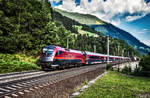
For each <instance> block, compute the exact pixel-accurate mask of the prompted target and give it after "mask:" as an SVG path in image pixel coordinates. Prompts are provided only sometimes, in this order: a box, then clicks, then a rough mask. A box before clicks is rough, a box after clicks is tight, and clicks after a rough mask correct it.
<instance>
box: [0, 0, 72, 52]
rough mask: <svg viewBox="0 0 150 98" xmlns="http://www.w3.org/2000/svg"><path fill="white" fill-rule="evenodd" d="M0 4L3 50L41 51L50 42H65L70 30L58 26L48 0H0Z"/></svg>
mask: <svg viewBox="0 0 150 98" xmlns="http://www.w3.org/2000/svg"><path fill="white" fill-rule="evenodd" d="M0 6H1V7H0V50H1V52H3V53H18V52H24V53H30V54H39V51H40V50H41V49H42V47H44V46H46V45H49V44H58V45H64V46H65V43H66V42H64V41H65V40H66V37H69V36H68V35H70V33H71V32H70V31H67V30H66V29H65V28H64V27H63V26H59V27H56V24H55V22H54V21H53V19H52V8H51V5H50V2H49V0H41V1H40V0H0ZM62 36H63V37H62Z"/></svg>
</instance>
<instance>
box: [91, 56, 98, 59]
mask: <svg viewBox="0 0 150 98" xmlns="http://www.w3.org/2000/svg"><path fill="white" fill-rule="evenodd" d="M90 59H99V57H98V56H90Z"/></svg>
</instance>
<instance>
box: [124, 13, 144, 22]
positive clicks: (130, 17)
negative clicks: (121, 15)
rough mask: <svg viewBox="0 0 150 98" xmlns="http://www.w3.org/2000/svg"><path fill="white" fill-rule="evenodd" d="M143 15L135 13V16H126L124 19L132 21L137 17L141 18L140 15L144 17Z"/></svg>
mask: <svg viewBox="0 0 150 98" xmlns="http://www.w3.org/2000/svg"><path fill="white" fill-rule="evenodd" d="M144 16H145V14H143V15H141V16H140V15H137V16H127V17H126V21H133V20H136V19H139V18H142V17H144Z"/></svg>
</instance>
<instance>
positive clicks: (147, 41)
mask: <svg viewBox="0 0 150 98" xmlns="http://www.w3.org/2000/svg"><path fill="white" fill-rule="evenodd" d="M142 42H144V43H145V44H146V45H148V46H150V40H143V41H142Z"/></svg>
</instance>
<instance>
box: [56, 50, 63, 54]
mask: <svg viewBox="0 0 150 98" xmlns="http://www.w3.org/2000/svg"><path fill="white" fill-rule="evenodd" d="M62 53H64V51H57V53H56V55H60V54H62Z"/></svg>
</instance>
